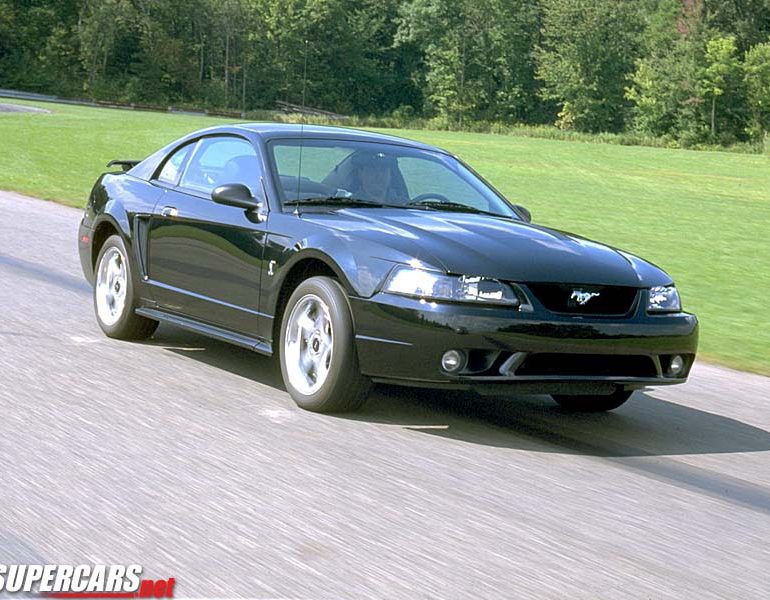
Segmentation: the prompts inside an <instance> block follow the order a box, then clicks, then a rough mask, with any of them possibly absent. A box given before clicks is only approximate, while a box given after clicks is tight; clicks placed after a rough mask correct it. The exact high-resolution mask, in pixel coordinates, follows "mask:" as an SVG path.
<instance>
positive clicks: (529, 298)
mask: <svg viewBox="0 0 770 600" xmlns="http://www.w3.org/2000/svg"><path fill="white" fill-rule="evenodd" d="M108 166H117V167H120V169H114V170H113V171H111V172H109V173H105V174H103V175H102V176H101V177H99V179H98V180H97V182H96V184H95V185H94V187H93V190H92V192H91V195H90V198H89V201H88V205H87V208H86V210H85V214H84V216H83V219H82V222H81V224H80V227H79V233H78V244H79V251H80V260H81V263H82V267H83V271H84V273H85V275H86V278H87V279H88V280H89V281H90V282H91V283H92V285H93V301H94V308H95V313H96V319H97V321H98V324H99V326H100V327H101V329H102V330H103V331H104V333H105V334H106V335H108V336H110V337H113V338H119V339H143V338H147V337H149V336H151V335H152V334H153V332H154V331H155V329H156V327H157V325H158V323H159V322H166V323H170V324H173V325H175V326H178V327H182V328H185V329H188V330H192V331H194V332H197V333H200V334H203V335H207V336H211V337H213V338H218V339H220V340H225V341H227V342H230V343H233V344H236V345H238V346H243V347H246V348H249V349H251V350H254V351H255V352H258V353H261V354H265V355H277V356H278V360H279V362H280V368H281V372H282V375H283V380H284V383H285V385H286V389H287V390H288V392H289V394H290V395H291V397H292V398H293V399H294V401H295V402H296V403H297V404H298V405H299V406H300V407H302V408H305V409H308V410H313V411H318V412H342V411H347V410H353V409H355V408H357V407H359V406H360V405H361V404H362V403H363V401H364V400H365V398H366V396H367V393H368V391H369V388H370V386H371V384H372V382H386V383H391V384H400V385H409V386H423V387H431V388H446V389H466V390H475V391H477V392H479V393H482V394H485V393H486V394H495V395H506V394H510V395H514V394H522V393H534V394H550V395H551V396H552V397H553V399H554V400H555V401H556V402H557V403H559V404H560V405H561V406H563V407H565V408H567V409H570V410H579V411H606V410H611V409H614V408H617V407H619V406H620V405H621V404H623V402H625V401H626V400H627V399H628V398H629V396H630V395H631V394H632V393H633V391H634V390H637V389H641V388H644V387H647V386H654V385H668V384H676V383H682V382H684V381H685V380H686V379H687V376H688V373H689V371H690V368H691V367H692V364H693V361H694V359H695V352H696V347H697V336H698V322H697V319H696V317H695V316H694V315H692V314H689V313H686V312H683V310H682V307H681V304H680V299H679V295H678V293H677V289H676V287H675V286H674V283H673V281H672V280H671V278H670V277H669V276H668V275H667V274H666V273H665V272H663V271H662V270H661V269H659V268H658V267H656V266H654V265H652V264H650V263H649V262H646V261H644V260H642V259H641V258H638V257H637V256H634V255H632V254H630V253H628V252H624V251H622V250H618V249H615V248H612V247H609V246H606V245H602V244H599V243H597V242H593V241H590V240H588V239H585V238H582V237H580V236H577V235H573V234H569V233H565V232H563V231H558V230H554V229H550V228H547V227H543V226H540V225H536V224H533V223H532V222H531V217H530V213H529V211H528V210H527V209H525V208H523V207H522V206H520V205H517V204H513V203H511V202H510V201H508V200H507V199H506V198H505V197H504V196H503V195H502V194H501V193H500V192H498V191H497V190H496V189H495V188H494V187H492V185H491V184H490V183H488V182H487V181H485V180H484V179H483V178H482V177H481V176H480V175H478V174H477V173H476V172H475V171H473V169H472V168H471V167H469V166H468V165H466V164H465V163H464V162H463V161H461V160H460V159H458V158H457V157H455V156H453V155H452V154H450V153H447V152H445V151H443V150H440V149H438V148H434V147H431V146H428V145H425V144H421V143H417V142H413V141H409V140H405V139H401V138H397V137H392V136H386V135H380V134H375V133H369V132H364V131H357V130H352V129H343V128H334V127H320V126H307V125H304V126H303V125H287V124H275V123H262V124H247V125H233V126H221V127H214V128H210V129H205V130H202V131H198V132H195V133H192V134H190V135H187V136H185V137H183V138H181V139H179V140H177V141H174V142H172V143H171V144H169V145H168V146H166V147H165V148H162V149H161V150H159V151H157V152H155V153H154V154H152V155H151V156H149V157H147V158H145V159H144V160H141V161H135V160H115V161H112V162H111V163H110V164H109V165H108Z"/></svg>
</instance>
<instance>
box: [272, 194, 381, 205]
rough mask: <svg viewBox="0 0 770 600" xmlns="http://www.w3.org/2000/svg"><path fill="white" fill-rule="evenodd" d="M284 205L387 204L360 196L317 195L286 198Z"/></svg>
mask: <svg viewBox="0 0 770 600" xmlns="http://www.w3.org/2000/svg"><path fill="white" fill-rule="evenodd" d="M283 204H284V206H314V205H315V206H367V207H370V208H382V207H384V206H389V205H388V204H383V203H382V202H374V201H373V200H364V199H362V198H346V197H344V196H318V197H315V198H297V199H296V200H286V201H285V202H284V203H283Z"/></svg>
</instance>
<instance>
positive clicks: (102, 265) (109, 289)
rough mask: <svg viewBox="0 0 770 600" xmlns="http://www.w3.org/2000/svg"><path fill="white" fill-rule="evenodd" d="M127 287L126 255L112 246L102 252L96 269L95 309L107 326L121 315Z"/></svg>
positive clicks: (116, 320) (112, 323)
mask: <svg viewBox="0 0 770 600" xmlns="http://www.w3.org/2000/svg"><path fill="white" fill-rule="evenodd" d="M127 287H128V272H127V270H126V257H125V256H123V253H122V252H121V251H120V250H119V249H118V248H116V247H115V246H112V247H110V248H109V249H107V251H106V252H105V253H104V255H103V256H102V259H101V260H100V261H99V266H98V267H97V269H96V311H97V313H98V315H99V319H100V320H101V321H102V323H104V324H105V325H107V326H108V327H111V326H112V325H114V324H115V323H117V322H118V320H119V319H120V318H121V317H122V316H123V311H124V310H125V307H126V289H127Z"/></svg>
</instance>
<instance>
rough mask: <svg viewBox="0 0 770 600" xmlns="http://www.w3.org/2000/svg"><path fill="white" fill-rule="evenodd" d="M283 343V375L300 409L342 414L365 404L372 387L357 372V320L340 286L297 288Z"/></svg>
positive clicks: (319, 282)
mask: <svg viewBox="0 0 770 600" xmlns="http://www.w3.org/2000/svg"><path fill="white" fill-rule="evenodd" d="M279 343H280V346H279V360H280V363H281V375H282V376H283V381H284V384H285V385H286V390H287V391H288V392H289V394H290V395H291V397H292V399H293V400H294V402H296V403H297V406H299V407H300V408H304V409H305V410H309V411H313V412H319V413H343V412H349V411H353V410H356V409H357V408H360V407H361V406H362V405H363V403H364V401H365V400H366V396H367V395H368V393H369V389H370V387H371V382H370V380H369V379H368V378H367V377H364V376H363V375H362V374H361V371H360V370H359V367H358V355H357V354H356V347H355V340H354V333H353V320H352V318H351V315H350V309H349V308H348V303H347V298H346V296H345V291H344V290H343V289H342V286H341V285H340V284H339V282H337V281H336V280H334V279H331V278H329V277H311V278H310V279H306V280H305V281H303V282H302V283H300V284H299V286H297V289H295V290H294V292H293V293H292V295H291V297H290V298H289V301H288V303H287V305H286V310H284V313H283V320H282V322H281V335H280V342H279Z"/></svg>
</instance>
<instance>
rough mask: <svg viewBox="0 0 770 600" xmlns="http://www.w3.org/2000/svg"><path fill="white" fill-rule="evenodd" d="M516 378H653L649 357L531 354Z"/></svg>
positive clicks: (652, 363) (653, 372) (652, 367)
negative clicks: (535, 376) (529, 376)
mask: <svg viewBox="0 0 770 600" xmlns="http://www.w3.org/2000/svg"><path fill="white" fill-rule="evenodd" d="M516 375H540V376H560V375H563V376H565V377H569V376H588V377H591V376H593V377H656V376H657V370H656V369H655V363H654V362H653V360H652V358H651V357H649V356H641V355H639V356H637V355H615V354H549V353H542V354H530V355H529V356H528V357H527V358H526V359H525V360H524V362H523V363H522V364H521V366H520V367H519V368H518V369H516Z"/></svg>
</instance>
